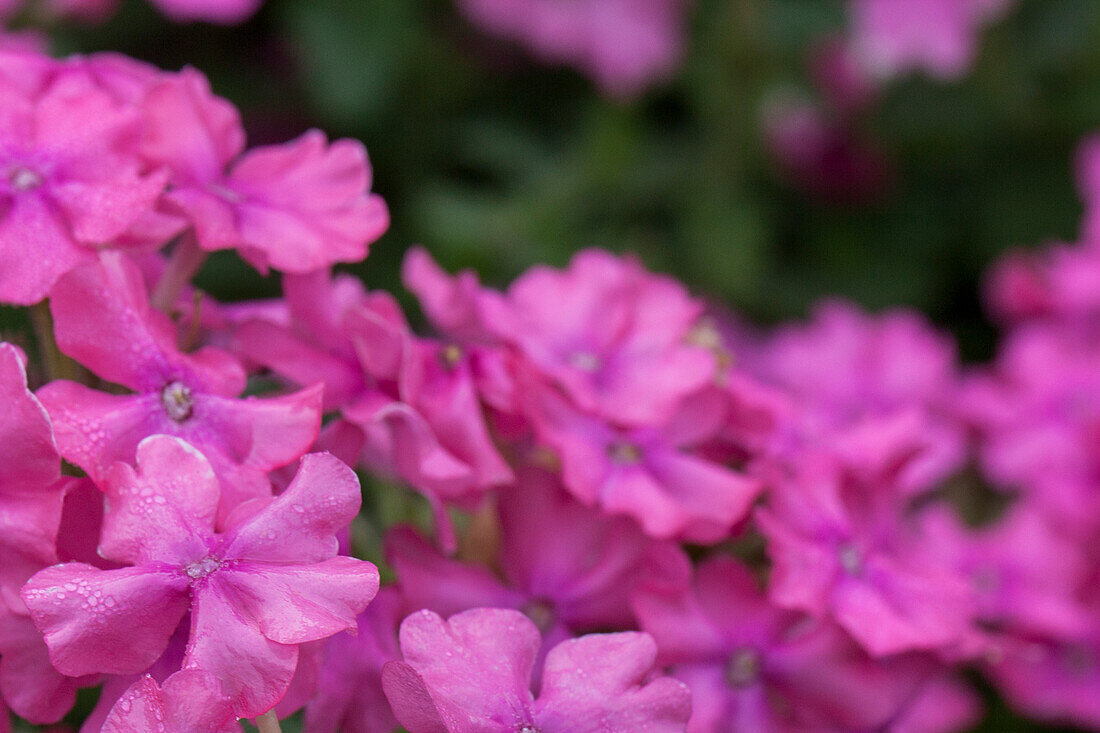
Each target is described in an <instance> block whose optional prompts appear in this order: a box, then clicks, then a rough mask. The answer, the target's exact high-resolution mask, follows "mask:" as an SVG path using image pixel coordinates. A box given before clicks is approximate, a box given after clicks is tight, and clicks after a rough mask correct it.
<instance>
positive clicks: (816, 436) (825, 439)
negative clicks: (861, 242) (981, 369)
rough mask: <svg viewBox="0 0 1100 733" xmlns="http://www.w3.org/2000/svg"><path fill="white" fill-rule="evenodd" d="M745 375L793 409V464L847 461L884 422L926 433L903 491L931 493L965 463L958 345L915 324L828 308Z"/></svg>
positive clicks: (777, 341) (916, 319)
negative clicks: (771, 388)
mask: <svg viewBox="0 0 1100 733" xmlns="http://www.w3.org/2000/svg"><path fill="white" fill-rule="evenodd" d="M747 369H748V371H749V372H750V373H752V374H753V375H754V376H756V377H757V378H758V379H760V380H761V381H764V382H766V383H770V384H773V385H775V386H777V387H779V388H781V389H783V390H785V391H786V392H787V393H788V394H789V395H790V396H791V397H792V399H793V401H794V406H793V409H792V410H791V411H790V415H791V417H792V424H791V426H790V428H791V434H790V435H789V436H788V437H789V441H790V442H789V444H788V446H787V448H786V452H787V453H788V455H789V456H796V455H797V453H798V452H799V451H800V450H802V449H803V447H810V448H811V449H816V448H817V447H820V446H822V445H827V446H831V447H832V449H834V450H838V451H840V452H843V453H847V454H851V453H852V452H853V451H859V450H861V449H862V447H863V442H864V441H865V440H866V439H867V438H873V436H874V435H876V434H878V433H879V432H880V430H879V428H878V427H876V425H877V423H879V422H880V421H883V420H885V421H891V422H893V424H895V425H899V424H901V423H904V422H907V421H909V422H913V423H919V424H920V426H919V428H914V429H915V430H917V431H919V433H920V440H921V442H922V443H923V445H922V447H921V450H920V455H917V456H911V457H910V460H908V461H907V462H906V466H905V469H906V472H905V473H904V474H902V475H901V476H899V479H900V480H901V481H902V483H903V484H905V485H906V487H907V489H928V488H931V487H932V486H933V485H934V484H935V483H936V482H937V481H940V480H942V479H943V478H945V477H946V476H947V475H949V474H950V473H951V472H952V471H954V470H956V469H958V468H959V466H960V464H961V462H962V459H963V456H964V453H965V439H964V435H963V432H962V430H961V428H960V426H959V425H958V422H957V420H956V418H955V416H954V409H953V403H952V400H953V399H954V397H955V394H956V390H957V381H958V376H957V363H956V354H955V345H954V343H953V342H952V341H951V339H950V337H948V336H946V335H944V334H941V333H938V332H937V331H935V330H934V329H933V328H932V326H931V325H930V324H929V323H928V322H927V321H926V320H925V319H924V318H923V317H922V316H920V315H919V314H916V313H913V312H910V311H905V310H895V311H888V312H886V313H883V314H881V315H869V314H865V313H863V312H861V311H860V310H859V309H858V308H856V307H855V306H853V305H851V304H848V303H845V302H842V301H826V302H824V303H822V304H820V305H818V306H817V307H816V308H815V310H814V314H813V318H812V320H811V321H810V323H808V324H792V325H788V326H784V327H781V328H779V329H778V330H777V331H776V332H775V333H774V335H772V336H771V337H770V339H769V340H768V341H767V342H766V343H765V344H764V346H763V348H762V349H760V350H759V351H758V353H756V354H753V355H751V356H750V359H749V362H748V366H747Z"/></svg>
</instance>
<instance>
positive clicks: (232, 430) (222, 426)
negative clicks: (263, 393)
mask: <svg viewBox="0 0 1100 733" xmlns="http://www.w3.org/2000/svg"><path fill="white" fill-rule="evenodd" d="M50 310H51V312H52V313H53V316H54V322H55V330H56V337H57V342H58V346H59V347H60V348H61V350H62V351H63V352H65V353H66V354H68V355H69V356H71V357H73V358H74V359H76V360H77V361H79V362H80V363H82V364H84V365H85V366H87V367H88V368H89V369H91V370H92V371H93V372H95V373H96V374H97V375H98V376H100V377H102V378H103V379H104V380H106V381H109V382H113V383H115V384H120V385H123V386H125V387H127V388H129V389H131V390H133V391H134V394H129V395H118V394H108V393H105V392H98V391H95V390H92V389H89V388H88V387H85V386H83V385H80V384H77V383H75V382H68V381H56V382H52V383H50V384H47V385H46V386H45V387H42V388H41V389H40V390H39V391H38V397H39V399H41V400H42V402H43V404H45V405H46V409H47V410H48V411H49V412H50V416H51V417H52V419H53V420H54V422H55V430H56V432H57V436H58V445H59V446H60V449H61V454H62V455H63V456H64V457H65V459H66V460H68V461H70V462H72V463H74V464H76V465H78V466H80V467H81V468H83V469H84V470H85V471H87V472H88V474H89V475H90V476H92V477H93V478H94V479H96V480H97V481H98V480H101V479H102V478H103V476H104V475H105V474H106V472H107V471H108V469H110V467H111V466H112V464H113V463H114V462H116V461H133V458H134V450H135V448H136V447H137V445H138V443H139V442H141V440H142V439H143V438H145V437H147V436H149V435H155V434H166V435H175V436H178V437H180V438H183V439H185V440H187V441H188V442H189V443H191V444H193V445H194V446H195V447H196V448H198V449H199V450H201V451H202V452H203V453H204V454H205V455H206V456H207V458H209V460H210V462H211V464H212V465H213V466H214V469H215V471H216V472H217V474H218V478H219V479H221V481H222V492H223V493H222V507H221V511H220V514H219V518H220V519H224V518H225V517H226V516H227V515H228V513H229V512H230V511H232V509H233V508H234V507H235V506H237V505H238V504H239V503H241V502H242V501H244V500H246V499H250V498H255V497H258V496H265V495H268V494H269V493H270V484H269V482H268V479H267V472H268V471H270V470H272V469H274V468H277V467H279V466H283V465H286V464H288V463H290V462H292V461H294V460H295V459H296V458H298V457H299V456H300V455H302V453H304V452H305V451H306V450H308V449H309V446H310V445H311V444H312V443H313V441H314V440H315V439H316V438H317V434H318V430H319V427H320V419H321V410H320V408H321V390H322V386H321V385H314V386H313V387H311V388H310V389H306V390H303V391H301V392H297V393H295V394H291V395H286V396H282V397H273V398H267V399H258V398H255V397H248V398H245V399H237V395H239V394H240V393H241V392H242V391H243V390H244V388H245V373H244V370H243V369H242V368H241V366H240V364H239V363H237V361H236V360H235V359H234V358H233V357H232V356H230V355H229V354H227V353H225V352H223V351H221V350H219V349H216V348H213V347H205V348H202V349H199V350H198V351H196V352H194V353H191V354H185V353H183V352H181V351H180V350H179V349H178V348H177V346H176V332H175V327H174V326H173V325H172V323H171V322H170V321H169V320H168V318H167V317H166V316H164V315H163V314H162V313H160V312H158V311H155V310H153V309H152V308H151V307H150V306H149V303H148V298H147V295H146V291H145V285H144V283H143V282H142V279H141V273H140V272H139V271H138V270H137V268H136V267H135V266H134V265H133V263H131V262H129V261H128V260H127V259H126V258H125V257H123V256H121V255H118V254H117V253H105V254H104V255H103V256H102V258H101V260H100V261H99V262H97V263H90V264H88V265H85V266H83V267H81V268H79V269H77V270H75V271H73V272H72V273H70V274H69V275H67V276H66V277H65V278H64V279H63V280H62V281H61V282H59V284H58V286H57V288H56V289H55V291H54V292H53V295H52V297H51V298H50Z"/></svg>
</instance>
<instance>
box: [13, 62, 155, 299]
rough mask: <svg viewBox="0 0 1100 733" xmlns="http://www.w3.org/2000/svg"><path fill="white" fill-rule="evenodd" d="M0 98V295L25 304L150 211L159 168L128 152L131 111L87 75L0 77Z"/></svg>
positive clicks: (137, 127) (134, 131)
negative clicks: (38, 83) (24, 87)
mask: <svg viewBox="0 0 1100 733" xmlns="http://www.w3.org/2000/svg"><path fill="white" fill-rule="evenodd" d="M0 106H3V108H4V110H5V114H4V115H3V119H2V120H0V301H2V302H6V303H15V304H20V305H29V304H32V303H36V302H38V301H39V300H41V299H42V298H43V297H44V296H45V295H46V293H47V292H48V291H49V290H50V288H51V287H52V286H53V284H54V282H55V281H56V280H57V278H58V277H60V276H61V275H63V274H65V273H66V272H68V271H69V270H71V269H72V268H74V267H76V266H77V265H79V264H81V263H83V262H86V261H88V260H92V259H94V258H95V256H96V252H97V250H98V249H99V248H102V247H105V246H109V245H111V243H112V242H113V241H114V240H115V239H116V238H118V237H120V236H122V235H123V234H125V233H126V232H127V230H128V229H129V228H130V227H131V226H132V225H134V224H135V223H136V222H137V221H138V220H139V219H140V218H141V217H142V216H143V215H144V214H146V213H147V212H149V211H151V210H152V208H153V205H154V204H155V202H156V201H157V198H158V197H159V196H160V194H161V191H162V190H163V189H164V184H165V176H164V175H161V174H159V173H157V174H147V173H146V171H145V168H144V167H143V165H142V163H141V161H140V159H139V158H138V157H137V154H136V153H137V149H136V148H137V141H138V136H139V135H140V133H141V117H140V115H139V114H138V112H137V110H135V109H133V108H132V107H126V106H122V105H120V104H118V103H116V101H115V100H113V99H112V98H111V97H109V96H108V95H107V94H106V93H104V92H102V91H100V90H99V89H97V88H95V87H93V86H92V85H91V84H89V83H88V82H86V81H82V80H81V79H78V78H76V77H70V76H65V77H62V78H60V79H58V81H57V82H56V83H54V84H52V85H49V86H48V87H47V88H46V89H44V90H41V91H40V92H38V93H35V94H26V95H25V94H23V93H21V92H19V91H17V90H15V89H11V88H7V87H6V86H5V85H2V84H0Z"/></svg>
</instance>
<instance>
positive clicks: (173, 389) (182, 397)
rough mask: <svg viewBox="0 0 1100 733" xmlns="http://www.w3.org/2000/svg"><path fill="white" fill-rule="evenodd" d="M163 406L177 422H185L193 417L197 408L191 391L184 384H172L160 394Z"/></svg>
mask: <svg viewBox="0 0 1100 733" xmlns="http://www.w3.org/2000/svg"><path fill="white" fill-rule="evenodd" d="M160 401H161V404H163V405H164V411H165V412H167V413H168V417H170V418H172V419H173V420H174V421H176V422H183V421H184V420H186V419H187V418H189V417H191V413H192V411H193V410H194V408H195V398H194V397H192V396H191V390H190V389H189V388H188V387H187V385H185V384H184V383H183V382H179V381H176V382H171V383H169V384H168V386H166V387H165V388H164V391H162V392H161V393H160Z"/></svg>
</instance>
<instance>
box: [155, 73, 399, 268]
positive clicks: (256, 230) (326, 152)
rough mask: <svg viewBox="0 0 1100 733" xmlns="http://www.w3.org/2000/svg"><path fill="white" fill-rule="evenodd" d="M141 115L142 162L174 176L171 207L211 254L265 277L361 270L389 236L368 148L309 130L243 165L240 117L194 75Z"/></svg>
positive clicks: (164, 85)
mask: <svg viewBox="0 0 1100 733" xmlns="http://www.w3.org/2000/svg"><path fill="white" fill-rule="evenodd" d="M143 111H144V113H145V115H146V117H147V120H148V130H147V132H146V136H145V138H144V141H143V145H142V152H143V155H144V157H145V159H146V160H147V161H148V162H149V163H150V164H153V165H164V166H167V167H168V168H169V169H170V170H171V172H172V177H171V180H170V183H171V185H170V188H169V191H168V192H167V193H166V194H165V201H166V202H167V203H168V204H169V205H171V206H172V207H174V208H175V209H177V210H178V211H179V212H180V213H182V214H183V215H184V216H186V217H187V218H188V219H189V220H190V222H191V224H192V225H193V226H194V231H195V235H196V237H197V241H198V244H199V246H200V247H201V248H202V249H204V250H207V251H213V250H221V249H236V250H237V251H238V252H239V254H240V255H241V257H243V258H244V259H245V260H247V261H248V262H249V263H251V264H252V265H253V266H255V267H256V268H257V269H259V270H261V271H263V272H266V271H267V269H268V268H269V267H274V268H275V269H277V270H282V271H285V272H294V273H304V272H312V271H314V270H318V269H321V268H324V267H328V266H329V265H332V264H333V263H335V262H357V261H359V260H362V259H363V258H364V257H366V255H367V247H368V245H369V244H370V243H371V242H373V241H374V240H376V239H378V237H380V236H381V235H382V233H383V232H385V230H386V228H387V227H388V226H389V214H388V212H387V210H386V206H385V204H384V203H383V201H382V199H381V197H379V196H378V195H376V194H371V193H369V190H370V183H371V172H370V165H369V164H368V162H367V154H366V151H365V150H364V148H363V146H362V144H361V143H358V142H356V141H353V140H337V141H336V142H334V143H331V144H329V143H328V142H327V140H326V139H325V136H324V134H323V133H321V132H320V131H318V130H311V131H310V132H307V133H306V134H304V135H303V136H302V137H300V138H298V139H297V140H295V141H292V142H289V143H286V144H284V145H276V146H267V147H262V148H255V149H253V150H251V151H249V152H247V153H244V154H243V155H242V152H243V150H244V145H245V136H244V131H243V130H242V129H241V126H240V119H239V116H238V114H237V112H236V110H235V109H234V108H233V107H232V105H230V104H229V103H228V102H226V101H225V100H223V99H220V98H218V97H216V96H214V95H213V94H212V93H211V91H210V87H209V84H208V83H207V81H206V79H205V77H203V76H202V74H200V73H199V72H197V71H195V70H193V69H186V70H184V71H183V72H181V73H180V74H178V75H174V76H170V77H168V78H166V79H164V80H163V81H162V82H161V83H160V84H158V85H157V86H156V87H154V88H153V89H151V90H150V91H149V93H148V94H147V95H146V97H145V100H144V103H143Z"/></svg>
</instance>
